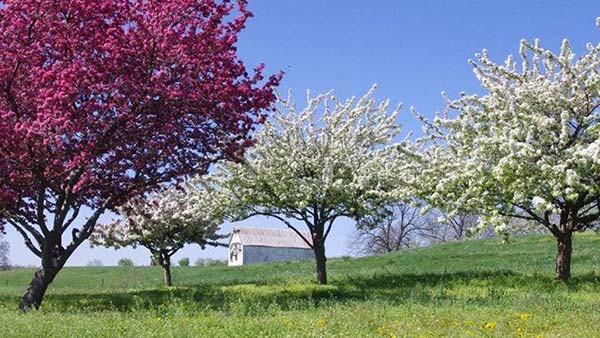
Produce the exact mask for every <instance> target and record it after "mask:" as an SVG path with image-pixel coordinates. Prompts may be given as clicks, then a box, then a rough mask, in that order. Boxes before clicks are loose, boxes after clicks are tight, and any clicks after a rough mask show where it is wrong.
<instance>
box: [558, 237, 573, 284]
mask: <svg viewBox="0 0 600 338" xmlns="http://www.w3.org/2000/svg"><path fill="white" fill-rule="evenodd" d="M571 240H572V234H571V233H565V234H562V235H561V236H560V237H557V238H556V241H557V244H558V254H557V255H556V280H559V281H565V280H568V279H569V278H570V277H571V252H572V251H573V246H572V243H571Z"/></svg>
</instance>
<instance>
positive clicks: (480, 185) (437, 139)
mask: <svg viewBox="0 0 600 338" xmlns="http://www.w3.org/2000/svg"><path fill="white" fill-rule="evenodd" d="M599 23H600V22H599ZM472 64H473V66H474V71H475V74H476V76H477V78H478V80H479V81H480V82H481V85H482V87H483V88H484V89H485V91H486V93H485V95H483V96H478V95H467V94H463V95H461V97H460V98H459V99H457V100H452V101H448V109H447V111H446V114H445V115H443V116H437V117H436V118H435V119H434V120H433V121H427V120H426V119H423V120H424V121H425V126H426V131H427V137H425V138H424V139H422V140H420V142H419V143H418V144H412V145H411V144H408V143H407V146H408V147H407V149H409V150H408V152H409V153H412V154H413V155H414V156H415V158H416V159H417V161H414V162H406V163H405V164H406V166H405V169H407V170H408V171H407V172H408V173H411V172H412V173H413V175H410V174H408V175H405V177H406V178H407V180H408V179H409V178H410V177H414V179H413V182H412V184H411V186H413V187H414V188H416V192H417V193H419V194H420V196H421V197H422V198H424V199H426V200H428V201H429V202H431V203H432V204H434V205H436V206H444V207H446V208H447V209H451V210H455V211H460V210H467V211H468V210H471V211H475V212H481V213H483V216H485V217H483V218H482V220H483V222H482V224H486V223H487V222H491V223H492V224H494V225H495V226H496V229H497V230H501V231H502V230H507V227H508V225H507V224H508V222H509V219H510V218H520V219H526V220H532V221H535V222H538V223H539V224H541V225H543V226H544V227H546V228H547V229H548V230H549V231H550V232H551V233H552V234H553V235H554V237H556V240H557V244H558V255H557V259H556V279H558V280H566V279H568V278H569V277H570V271H571V251H572V246H571V238H572V234H573V233H574V232H576V231H584V230H586V229H588V228H590V227H592V226H593V225H594V223H596V222H597V221H598V219H599V217H600V124H599V123H598V122H599V113H598V107H599V105H600V73H599V71H600V68H599V65H600V45H596V46H594V45H592V44H588V46H587V53H586V54H585V55H583V56H581V57H579V58H577V59H576V58H575V57H574V54H573V52H572V51H571V48H570V47H569V43H568V41H567V40H564V41H563V44H562V47H561V50H560V53H559V54H555V53H553V52H551V51H549V50H547V49H544V48H542V47H541V46H540V43H539V41H538V40H536V41H535V42H534V43H533V44H530V43H528V42H526V41H521V48H520V65H518V64H517V61H515V60H514V59H513V57H511V56H509V57H508V59H507V60H506V61H505V63H504V64H496V63H494V62H493V61H491V60H490V59H489V57H488V54H487V52H486V51H485V50H484V51H483V52H482V53H481V54H480V55H478V56H477V61H472ZM454 112H456V113H457V115H456V116H455V117H452V116H451V114H453V113H454ZM419 148H421V149H419ZM416 173H418V174H419V176H418V177H417V176H415V175H414V174H416Z"/></svg>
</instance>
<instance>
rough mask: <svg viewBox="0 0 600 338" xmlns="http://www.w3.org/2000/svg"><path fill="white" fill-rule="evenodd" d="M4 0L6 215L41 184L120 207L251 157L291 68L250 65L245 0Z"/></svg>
mask: <svg viewBox="0 0 600 338" xmlns="http://www.w3.org/2000/svg"><path fill="white" fill-rule="evenodd" d="M3 2H4V7H2V8H0V213H2V214H3V215H4V217H9V216H10V215H12V216H14V215H24V212H25V213H33V212H34V210H35V209H36V208H37V207H39V203H40V202H41V200H40V199H39V197H40V194H45V195H46V200H47V199H50V200H55V201H60V198H61V196H62V197H65V196H69V198H70V199H71V201H72V203H74V204H79V205H87V206H89V207H92V208H95V207H99V206H101V205H103V206H108V207H109V208H113V207H115V206H117V205H119V204H121V203H122V202H123V201H125V200H126V199H127V198H129V197H130V196H132V195H135V194H139V193H140V192H144V191H148V190H152V189H153V188H154V187H156V186H157V184H159V183H161V182H167V181H171V180H174V179H177V178H179V177H181V176H183V175H187V174H191V173H198V172H202V171H205V170H206V169H207V167H208V165H209V164H210V163H212V162H213V161H215V160H216V159H220V158H236V157H239V156H241V154H243V152H244V149H245V148H247V147H248V146H249V145H250V144H251V137H250V134H249V133H250V131H251V129H252V127H253V125H255V124H256V123H257V122H259V121H260V118H261V117H260V111H261V110H263V109H266V108H269V107H270V106H271V104H272V102H273V101H274V95H273V88H274V87H275V86H277V85H278V83H279V80H280V75H274V76H271V77H269V78H268V79H264V78H263V74H262V69H263V66H262V65H260V66H258V67H257V68H256V69H255V70H254V73H253V74H248V71H247V70H246V67H245V65H244V64H243V62H242V61H241V60H240V59H239V58H238V57H237V55H236V46H235V43H236V41H237V35H238V33H239V32H240V31H241V30H242V29H243V28H244V25H245V22H246V19H247V18H248V17H250V16H251V15H252V14H251V13H250V12H249V11H248V10H247V8H246V1H244V0H239V1H233V2H232V1H228V0H223V1H213V0H168V1H165V0H162V1H152V0H144V1H142V0H137V1H123V0H99V1H88V0H51V1H50V0H46V1H40V0H7V1H3ZM232 13H237V14H236V15H237V16H235V17H234V15H232ZM109 200H110V203H107V201H109ZM46 203H47V202H46ZM50 209H51V208H50ZM23 217H25V216H23Z"/></svg>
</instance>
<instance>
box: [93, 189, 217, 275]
mask: <svg viewBox="0 0 600 338" xmlns="http://www.w3.org/2000/svg"><path fill="white" fill-rule="evenodd" d="M220 205H221V203H219V201H218V200H215V199H211V198H209V194H208V193H207V191H205V190H204V189H199V188H196V187H195V186H194V185H193V184H190V183H187V184H186V185H185V188H183V189H181V188H171V189H167V190H164V191H159V192H156V193H153V194H151V195H149V196H147V197H145V198H142V197H138V198H134V199H132V200H130V201H129V202H128V203H127V204H125V205H123V206H122V207H121V208H119V211H120V213H121V215H122V216H123V219H119V220H114V221H112V222H111V223H108V224H98V225H97V226H96V231H95V232H94V233H93V234H92V236H91V239H90V240H91V242H92V243H93V244H95V245H104V246H106V247H114V248H116V249H118V248H121V247H125V246H132V247H137V246H143V247H145V248H146V249H148V250H149V251H150V253H151V255H152V258H153V260H154V261H155V262H157V264H158V265H160V266H161V267H162V268H163V272H164V279H163V280H164V284H165V286H171V285H172V278H171V257H172V256H173V255H174V254H175V253H177V251H179V250H180V249H181V248H183V246H184V245H186V244H192V243H196V244H199V245H200V246H201V247H202V248H204V247H205V246H206V245H214V246H217V245H222V246H225V244H220V243H218V240H219V239H222V238H224V237H225V236H223V235H219V234H217V231H218V230H219V225H220V224H221V223H222V216H221V215H222V212H221V208H220Z"/></svg>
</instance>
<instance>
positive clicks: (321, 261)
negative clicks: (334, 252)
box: [313, 240, 327, 285]
mask: <svg viewBox="0 0 600 338" xmlns="http://www.w3.org/2000/svg"><path fill="white" fill-rule="evenodd" d="M313 250H314V252H315V258H316V260H317V283H318V284H322V285H325V284H327V257H326V256H325V243H323V240H316V241H315V242H314V247H313Z"/></svg>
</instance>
